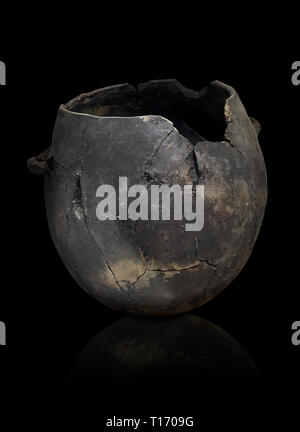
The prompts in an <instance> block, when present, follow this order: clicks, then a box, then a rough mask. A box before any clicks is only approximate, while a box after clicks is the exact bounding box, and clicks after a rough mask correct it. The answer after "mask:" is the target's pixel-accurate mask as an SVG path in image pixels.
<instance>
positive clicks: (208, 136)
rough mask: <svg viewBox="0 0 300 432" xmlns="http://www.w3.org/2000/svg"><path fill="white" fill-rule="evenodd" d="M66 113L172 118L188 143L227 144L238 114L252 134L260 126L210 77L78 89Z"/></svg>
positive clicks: (37, 168) (37, 169)
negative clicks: (199, 84) (196, 82)
mask: <svg viewBox="0 0 300 432" xmlns="http://www.w3.org/2000/svg"><path fill="white" fill-rule="evenodd" d="M58 111H59V113H61V114H63V115H68V116H88V117H91V118H95V119H97V118H98V119H101V121H104V120H105V119H107V121H110V120H112V119H118V118H122V119H126V118H132V117H133V118H140V119H143V118H144V119H145V120H146V118H151V117H152V118H153V117H159V118H160V119H162V120H164V121H166V122H171V123H172V125H173V126H174V127H175V129H177V131H178V132H179V133H180V134H181V135H182V136H184V137H185V138H187V139H188V140H189V141H190V142H191V144H193V145H196V143H197V142H199V141H212V142H222V141H228V142H230V141H231V140H230V136H231V131H230V130H229V129H232V125H231V127H230V128H229V124H230V123H233V121H234V120H235V118H237V116H242V117H243V119H246V120H247V121H248V122H249V123H250V124H251V125H252V128H253V130H254V132H255V135H257V134H258V133H259V131H260V124H259V123H258V121H257V120H255V119H252V118H249V117H248V115H247V113H246V111H245V109H244V107H243V105H242V103H241V101H240V99H239V97H238V95H237V93H236V92H235V90H234V89H233V88H232V87H231V86H229V85H226V84H224V83H223V82H221V81H213V82H212V83H210V85H209V86H207V87H204V88H202V89H201V90H200V91H195V90H191V89H189V88H186V87H184V86H183V85H182V84H180V83H179V82H178V81H177V80H176V79H166V80H153V81H148V82H146V83H142V84H138V85H137V87H136V88H135V87H133V86H132V85H130V84H127V83H125V84H117V85H112V86H108V87H104V88H100V89H97V90H93V91H91V92H89V93H83V94H81V95H79V96H77V97H75V98H74V99H72V100H70V101H69V102H67V103H66V104H62V105H60V107H59V110H58ZM50 157H51V151H47V150H46V151H45V152H43V153H41V154H40V155H38V156H37V157H34V158H31V159H29V160H28V162H27V165H28V168H29V170H30V171H31V172H33V173H34V174H45V173H46V172H47V170H48V166H47V161H48V160H49V158H50Z"/></svg>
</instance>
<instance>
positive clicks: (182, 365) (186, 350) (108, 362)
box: [69, 314, 259, 406]
mask: <svg viewBox="0 0 300 432" xmlns="http://www.w3.org/2000/svg"><path fill="white" fill-rule="evenodd" d="M255 378H259V373H258V370H257V369H256V367H255V364H254V362H253V360H252V359H251V357H250V356H249V354H248V353H247V352H246V351H245V350H243V348H242V347H241V346H240V345H239V344H238V343H237V342H236V341H235V340H234V339H233V338H232V337H231V336H229V335H228V334H227V333H226V332H225V331H224V330H222V329H221V328H220V327H218V326H216V325H215V324H212V323H211V322H209V321H207V320H205V319H202V318H200V317H198V316H195V315H191V314H185V315H180V316H178V317H169V318H155V319H151V318H134V317H127V318H123V319H121V320H119V321H117V322H115V323H114V324H112V325H110V326H109V327H107V328H106V329H104V330H103V331H101V332H100V333H99V334H98V335H97V336H95V337H94V338H93V339H92V341H91V342H89V344H88V345H87V346H86V347H85V348H84V350H83V351H82V353H81V354H80V355H79V357H78V359H77V360H76V363H75V366H74V367H73V369H72V372H71V373H70V376H69V387H71V388H79V389H80V390H81V389H95V390H97V389H102V390H103V391H104V389H105V395H106V397H107V398H110V397H112V398H113V399H114V400H116V401H121V400H122V398H124V392H125V391H126V389H129V388H130V395H131V396H130V398H131V399H132V403H135V402H137V401H138V400H139V398H141V395H143V396H142V399H143V400H145V398H146V397H147V394H148V395H149V397H150V395H151V396H152V395H153V394H155V398H158V399H159V400H168V401H169V402H171V399H172V400H173V398H174V399H175V400H176V399H178V395H180V403H181V404H182V403H183V401H182V400H183V399H184V403H185V405H186V406H188V400H189V398H194V394H193V392H192V391H191V389H197V388H198V389H199V391H200V389H201V393H202V395H208V392H209V394H210V395H214V398H215V399H217V398H222V397H224V393H225V394H227V395H229V394H230V390H232V389H233V387H234V386H235V385H239V386H240V387H241V388H243V389H244V390H243V391H244V392H245V393H246V391H247V385H248V387H249V383H253V382H254V381H255ZM183 395H184V396H183ZM239 397H242V394H239ZM170 398H171V399H170ZM156 402H157V403H158V400H157V401H156ZM153 403H154V401H153Z"/></svg>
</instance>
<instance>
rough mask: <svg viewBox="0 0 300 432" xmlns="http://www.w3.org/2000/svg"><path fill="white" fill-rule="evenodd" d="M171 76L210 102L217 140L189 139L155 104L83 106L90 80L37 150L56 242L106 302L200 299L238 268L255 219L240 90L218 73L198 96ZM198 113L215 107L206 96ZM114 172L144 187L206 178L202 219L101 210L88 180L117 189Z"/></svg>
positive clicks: (76, 274)
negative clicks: (47, 143) (219, 131)
mask: <svg viewBox="0 0 300 432" xmlns="http://www.w3.org/2000/svg"><path fill="white" fill-rule="evenodd" d="M172 85H174V83H173V84H172ZM176 86H177V89H179V90H178V91H181V93H182V92H183V93H184V97H185V98H187V99H192V100H193V101H192V103H193V104H194V103H196V102H197V101H198V99H201V103H202V106H203V104H204V103H205V101H206V100H208V101H209V100H210V99H212V98H213V99H214V100H215V101H216V102H215V103H216V106H217V110H215V111H217V115H216V116H215V117H214V118H215V122H216V127H217V126H219V125H220V123H221V122H224V138H223V139H222V140H219V141H216V140H205V139H203V138H202V137H201V138H199V139H192V138H190V135H189V134H187V133H184V134H183V133H181V132H179V130H178V129H177V128H176V127H175V125H174V122H173V123H172V122H171V121H169V120H167V119H166V118H165V117H163V116H161V115H151V114H147V115H136V116H127V117H125V116H115V115H113V116H105V115H102V114H103V110H104V111H105V109H102V112H100V111H101V110H100V111H99V104H96V105H97V106H96V108H95V109H94V113H91V111H88V112H84V109H82V108H80V107H82V106H85V104H86V103H88V105H89V107H90V106H92V105H93V104H92V103H91V101H93V100H94V98H95V97H97V98H99V95H101V91H100V92H99V91H98V92H97V93H96V92H94V93H91V94H90V95H83V96H80V97H79V98H77V99H75V100H73V101H71V102H70V103H69V104H67V105H62V106H61V107H60V108H59V111H58V115H57V119H56V124H55V128H54V133H53V141H52V145H51V148H50V149H49V151H48V152H47V157H44V159H45V163H47V167H48V169H47V172H46V173H45V199H46V209H47V217H48V223H49V228H50V232H51V235H52V238H53V241H54V244H55V246H56V248H57V251H58V253H59V255H60V256H61V258H62V260H63V262H64V264H65V266H66V267H67V269H68V271H69V272H70V274H71V275H72V277H73V278H74V279H75V280H76V281H77V282H78V284H79V285H80V286H81V287H82V288H83V289H84V290H85V291H87V292H88V293H89V294H90V295H91V296H93V297H94V298H96V299H97V300H98V301H100V302H101V303H103V304H105V305H106V306H108V307H110V308H112V309H115V310H122V311H126V312H129V313H133V314H139V315H168V314H176V313H180V312H184V311H187V310H191V309H193V308H196V307H198V306H199V305H201V304H203V303H205V302H206V301H208V300H210V299H211V298H213V297H214V296H215V295H217V294H218V293H219V292H220V291H222V290H223V289H224V288H225V287H226V286H227V285H228V284H230V282H231V281H232V280H233V279H234V278H235V277H236V276H237V274H238V273H239V272H240V270H241V269H242V267H243V266H244V264H245V263H246V261H247V259H248V257H249V255H250V253H251V250H252V248H253V245H254V243H255V240H256V238H257V235H258V233H259V229H260V226H261V222H262V218H263V214H264V208H265V204H266V198H267V182H266V171H265V165H264V160H263V156H262V153H261V151H260V148H259V144H258V140H257V134H256V131H255V128H254V126H253V124H252V122H251V121H250V119H249V117H248V115H247V113H246V111H245V108H244V106H243V105H242V103H241V101H240V99H239V97H238V95H237V94H236V92H235V91H234V90H233V89H232V88H230V87H228V86H225V85H224V84H222V83H219V82H215V83H212V84H211V86H210V90H205V91H204V92H202V93H201V92H200V93H201V94H200V96H199V94H198V96H197V95H195V94H191V93H189V92H191V91H189V90H187V89H183V88H182V86H180V85H179V84H178V83H176ZM142 90H143V89H142ZM142 90H141V91H142ZM130 91H132V92H133V90H131V89H130V88H129V87H128V88H127V87H126V86H114V87H111V88H107V89H104V90H102V97H104V98H105V97H106V99H107V98H108V99H112V100H117V99H118V98H119V95H120V94H122V95H123V96H122V97H124V94H125V96H126V92H127V93H128V95H129V96H128V97H131V96H130V95H131V93H130ZM145 91H146V93H147V88H146V90H145ZM195 93H196V92H195ZM95 95H96V96H95ZM103 95H104V96H103ZM105 95H106V96H105ZM107 95H108V96H107ZM126 97H127V96H126ZM197 98H198V99H197ZM221 99H222V100H221ZM198 102H199V101H198ZM94 105H95V104H94ZM100 105H101V104H100ZM104 106H106V107H108V106H112V103H111V102H110V105H109V102H107V100H106V101H105V104H104ZM204 106H205V105H204ZM78 107H79V109H78ZM100 108H101V106H100ZM97 109H98V112H97ZM106 109H108V108H106ZM202 109H203V108H202ZM104 114H105V113H104ZM206 115H207V117H208V118H209V117H210V118H212V116H214V115H215V113H214V108H213V106H211V105H210V104H208V107H207V112H206ZM186 130H187V129H186ZM42 159H43V158H42ZM120 177H122V178H126V179H127V182H128V187H130V186H132V185H144V186H145V187H146V188H147V190H149V191H150V187H151V185H160V186H161V185H163V184H165V185H179V186H181V187H182V189H183V188H184V185H194V186H196V185H204V225H203V228H202V229H201V230H200V231H187V230H186V220H184V219H182V220H151V219H149V220H136V221H134V220H130V219H127V220H120V219H118V218H116V220H102V221H100V220H99V219H98V218H97V214H96V209H97V205H98V204H99V197H97V196H96V195H97V189H98V187H99V186H100V185H111V186H113V187H114V188H115V190H118V188H119V181H120ZM149 197H150V194H149ZM149 199H150V198H149ZM149 205H150V202H149Z"/></svg>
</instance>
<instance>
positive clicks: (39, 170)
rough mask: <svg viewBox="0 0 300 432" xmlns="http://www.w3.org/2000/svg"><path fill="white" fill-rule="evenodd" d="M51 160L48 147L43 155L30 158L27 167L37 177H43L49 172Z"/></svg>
mask: <svg viewBox="0 0 300 432" xmlns="http://www.w3.org/2000/svg"><path fill="white" fill-rule="evenodd" d="M51 158H52V152H51V147H48V148H47V149H46V150H45V151H43V153H41V154H39V155H38V156H36V157H32V158H30V159H28V161H27V167H28V169H29V171H30V172H32V173H33V174H37V175H44V174H46V173H47V172H48V171H49V160H50V159H51Z"/></svg>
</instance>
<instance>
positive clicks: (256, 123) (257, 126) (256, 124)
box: [249, 117, 261, 136]
mask: <svg viewBox="0 0 300 432" xmlns="http://www.w3.org/2000/svg"><path fill="white" fill-rule="evenodd" d="M249 119H250V121H251V123H252V125H253V127H254V129H255V132H256V135H257V136H258V135H259V133H260V131H261V124H260V123H259V121H258V120H256V119H255V118H254V117H249Z"/></svg>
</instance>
